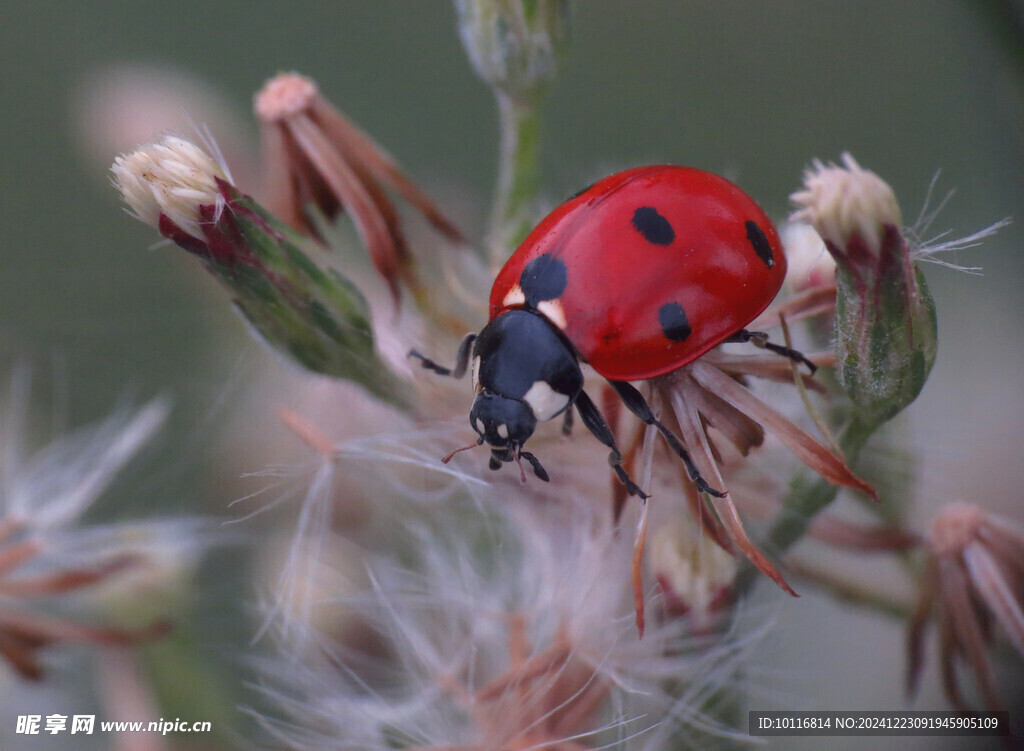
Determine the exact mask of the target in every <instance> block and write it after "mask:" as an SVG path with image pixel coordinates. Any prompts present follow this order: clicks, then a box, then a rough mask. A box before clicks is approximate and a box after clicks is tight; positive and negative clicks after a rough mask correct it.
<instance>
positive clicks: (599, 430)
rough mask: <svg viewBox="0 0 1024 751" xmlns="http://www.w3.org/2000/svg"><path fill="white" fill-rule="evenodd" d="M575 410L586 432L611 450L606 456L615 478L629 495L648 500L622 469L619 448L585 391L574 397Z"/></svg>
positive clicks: (647, 496)
mask: <svg viewBox="0 0 1024 751" xmlns="http://www.w3.org/2000/svg"><path fill="white" fill-rule="evenodd" d="M576 409H578V410H579V413H580V418H581V419H582V420H583V424H584V425H586V426H587V430H589V431H590V432H591V433H593V434H594V437H595V438H597V440H599V441H600V442H601V443H603V444H604V445H605V446H607V447H608V448H610V449H611V450H612V452H611V453H610V454H609V455H608V463H609V464H610V465H611V467H612V469H613V470H615V476H616V477H618V478H619V481H620V482H621V483H622V484H623V485H625V486H626V490H627V491H629V494H630V495H635V496H637V497H638V498H641V499H642V500H645V501H646V500H647V499H648V498H650V496H649V495H647V493H645V492H644V491H643V490H641V489H640V486H639V485H637V484H636V483H635V482H633V480H632V479H631V478H630V476H629V473H627V472H626V470H624V469H623V468H622V454H621V453H620V452H619V447H618V446H616V445H615V436H614V435H613V434H612V429H611V428H609V427H608V423H607V422H605V420H604V417H603V416H602V415H601V411H600V410H599V409H598V408H597V405H596V404H594V402H592V401H591V399H590V397H589V396H587V392H586V391H580V393H579V394H578V395H577V396H576Z"/></svg>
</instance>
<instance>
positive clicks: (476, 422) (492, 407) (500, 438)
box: [469, 389, 537, 462]
mask: <svg viewBox="0 0 1024 751" xmlns="http://www.w3.org/2000/svg"><path fill="white" fill-rule="evenodd" d="M469 423H470V425H472V426H473V430H475V431H476V432H477V433H479V434H480V438H481V439H483V440H484V441H486V442H487V444H488V445H489V446H491V454H492V455H493V456H495V457H499V455H500V456H505V455H508V454H509V452H514V451H516V450H517V449H519V447H520V446H522V445H523V444H524V443H526V440H527V439H528V438H529V437H530V436H532V435H533V431H534V429H535V428H536V427H537V418H536V417H535V416H534V414H533V410H532V409H531V408H530V405H529V404H527V403H526V402H524V401H522V400H521V399H510V398H509V397H506V396H500V395H499V394H495V393H493V392H491V391H488V390H487V389H483V390H482V391H481V392H480V393H479V394H477V397H476V401H474V402H473V408H472V409H471V410H470V411H469ZM499 458H500V457H499ZM501 461H503V462H507V461H512V457H511V456H509V457H508V458H507V459H501Z"/></svg>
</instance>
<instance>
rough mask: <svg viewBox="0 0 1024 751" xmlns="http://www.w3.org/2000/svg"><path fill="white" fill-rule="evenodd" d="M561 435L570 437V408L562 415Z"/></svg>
mask: <svg viewBox="0 0 1024 751" xmlns="http://www.w3.org/2000/svg"><path fill="white" fill-rule="evenodd" d="M562 435H572V407H569V409H567V410H565V412H563V413H562Z"/></svg>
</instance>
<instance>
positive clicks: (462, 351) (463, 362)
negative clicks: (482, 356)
mask: <svg viewBox="0 0 1024 751" xmlns="http://www.w3.org/2000/svg"><path fill="white" fill-rule="evenodd" d="M475 341H476V334H466V336H465V338H463V340H462V343H461V344H459V351H458V352H457V353H456V355H455V367H454V368H446V367H445V366H444V365H438V364H437V363H436V362H434V361H433V360H431V359H430V358H429V357H424V356H423V355H421V354H420V353H419V352H417V351H416V350H414V349H410V350H409V354H408V355H406V357H415V358H416V359H417V360H419V361H420V365H422V366H423V367H424V368H426V369H427V370H433V371H434V372H435V373H437V374H438V375H443V376H451V377H452V378H462V376H464V375H466V367H467V366H468V365H469V354H470V353H471V352H472V351H473V342H475Z"/></svg>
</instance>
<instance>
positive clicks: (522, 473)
mask: <svg viewBox="0 0 1024 751" xmlns="http://www.w3.org/2000/svg"><path fill="white" fill-rule="evenodd" d="M522 455H523V452H522V451H516V452H515V453H514V454H512V456H514V457H515V458H516V466H517V467H519V481H520V482H521V483H523V485H525V484H526V471H525V470H524V469H523V462H522V460H521V458H520V457H522Z"/></svg>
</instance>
